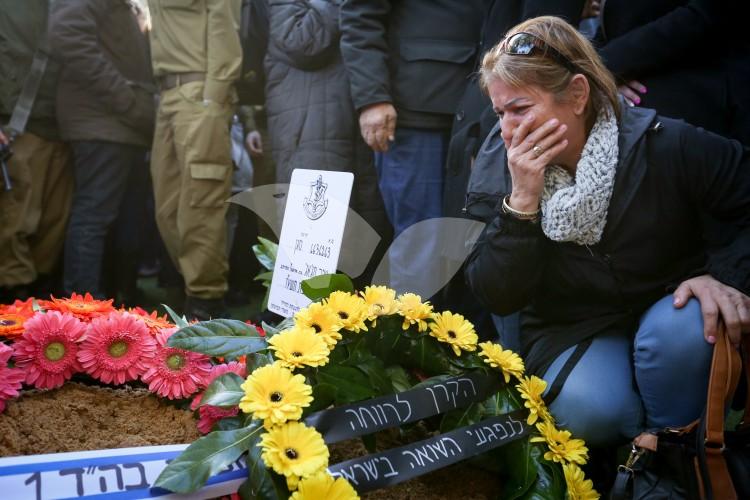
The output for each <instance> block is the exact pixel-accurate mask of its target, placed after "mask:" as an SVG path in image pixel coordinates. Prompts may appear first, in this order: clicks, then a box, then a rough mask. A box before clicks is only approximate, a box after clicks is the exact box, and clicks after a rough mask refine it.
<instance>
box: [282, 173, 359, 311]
mask: <svg viewBox="0 0 750 500" xmlns="http://www.w3.org/2000/svg"><path fill="white" fill-rule="evenodd" d="M353 183H354V175H353V174H352V173H350V172H328V171H323V170H305V169H299V168H298V169H295V170H294V171H293V172H292V181H291V183H290V185H289V193H288V194H287V200H286V209H285V210H284V222H283V224H282V226H281V237H280V238H279V240H280V241H279V252H278V254H277V256H276V265H275V267H274V269H273V281H272V282H271V293H270V296H269V299H268V309H269V310H270V311H273V312H275V313H276V314H280V315H282V316H284V317H287V318H288V317H290V316H293V315H294V313H296V312H297V311H299V310H300V309H301V308H303V307H307V306H308V305H309V304H310V299H308V298H307V297H305V295H304V294H303V293H302V282H303V281H304V280H306V279H308V278H312V277H314V276H318V275H321V274H333V273H335V272H336V266H337V264H338V261H339V252H340V251H341V242H342V239H343V236H344V226H345V225H346V214H347V211H348V209H349V198H350V197H351V194H352V185H353Z"/></svg>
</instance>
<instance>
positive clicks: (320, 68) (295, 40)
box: [264, 0, 390, 241]
mask: <svg viewBox="0 0 750 500" xmlns="http://www.w3.org/2000/svg"><path fill="white" fill-rule="evenodd" d="M339 3H340V2H339V1H337V0H310V1H307V0H269V2H268V16H269V40H268V51H267V54H266V58H265V64H264V66H265V71H266V112H267V115H268V134H269V136H270V139H271V148H270V149H271V154H272V155H273V160H274V162H275V163H276V180H277V182H280V183H287V182H289V180H290V179H291V176H292V170H294V169H295V168H305V169H316V170H334V171H341V172H352V173H354V189H353V192H352V197H351V203H350V205H351V207H352V208H353V209H354V210H355V211H356V212H358V213H359V214H360V215H361V216H362V217H364V219H365V220H366V221H367V222H368V223H369V224H370V225H371V226H372V227H373V228H374V229H375V230H376V231H377V232H378V234H380V235H381V237H383V238H384V241H385V240H387V239H388V238H387V235H388V234H389V233H390V225H389V223H388V220H387V218H386V216H385V209H384V207H383V201H382V197H381V196H380V192H379V190H378V182H377V174H376V172H375V167H374V160H373V153H372V150H371V149H370V148H369V147H368V146H367V145H366V144H365V142H364V141H363V140H362V138H361V136H360V132H359V122H358V118H357V113H356V111H355V109H354V104H353V102H352V98H351V95H350V90H349V79H348V78H347V73H346V69H345V68H344V64H343V62H342V59H341V53H340V50H339V37H340V33H339V25H338V18H339V12H338V11H339Z"/></svg>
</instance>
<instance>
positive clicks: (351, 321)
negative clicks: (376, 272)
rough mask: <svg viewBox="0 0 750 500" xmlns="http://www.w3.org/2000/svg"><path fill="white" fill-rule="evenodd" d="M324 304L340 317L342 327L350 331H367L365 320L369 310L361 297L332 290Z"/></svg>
mask: <svg viewBox="0 0 750 500" xmlns="http://www.w3.org/2000/svg"><path fill="white" fill-rule="evenodd" d="M324 303H325V305H326V306H328V307H329V308H330V309H332V310H333V311H334V312H335V313H336V314H338V315H339V318H341V324H342V325H343V327H344V328H346V329H347V330H349V331H352V332H359V331H360V330H365V331H367V326H366V325H365V320H366V319H367V314H368V312H369V310H370V308H369V306H368V305H367V304H366V303H365V301H364V300H363V299H362V297H358V296H356V295H352V294H350V293H346V292H341V291H336V292H332V293H331V295H329V296H328V298H327V299H325V301H324Z"/></svg>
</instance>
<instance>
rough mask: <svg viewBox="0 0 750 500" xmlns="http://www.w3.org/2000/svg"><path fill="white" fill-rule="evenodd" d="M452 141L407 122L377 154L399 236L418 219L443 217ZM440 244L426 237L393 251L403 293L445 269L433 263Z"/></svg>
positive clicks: (395, 284) (394, 273) (395, 283)
mask: <svg viewBox="0 0 750 500" xmlns="http://www.w3.org/2000/svg"><path fill="white" fill-rule="evenodd" d="M448 140H449V136H448V134H446V133H444V132H441V131H435V130H423V129H413V128H403V127H402V128H397V129H396V137H395V141H394V142H393V143H391V144H390V147H389V149H388V152H386V153H376V154H375V168H376V170H377V173H378V185H379V186H380V192H381V194H382V196H383V202H384V204H385V211H386V213H387V214H388V219H389V220H390V222H391V225H392V226H393V231H394V238H397V237H398V235H400V234H401V233H402V232H403V231H404V230H406V229H407V228H409V227H410V226H411V225H413V224H416V223H417V222H420V221H423V220H426V219H432V218H436V217H442V215H443V179H444V166H445V155H446V154H447V151H448ZM415 243H416V242H415ZM437 246H438V243H437V242H436V241H429V239H428V241H425V240H424V238H420V240H419V244H418V245H408V248H404V247H401V248H400V249H395V250H396V251H393V250H394V249H393V248H392V249H391V250H389V252H388V260H389V264H390V276H391V283H390V286H391V287H392V288H394V289H396V290H397V291H398V292H399V293H403V292H406V291H411V290H413V289H415V287H414V283H415V282H418V281H419V279H420V276H425V274H426V273H431V272H439V270H438V269H432V268H431V266H432V264H435V266H436V265H437V264H436V263H435V260H434V259H432V258H431V257H433V255H432V254H433V249H434V248H436V247H437ZM432 267H434V266H432ZM436 291H437V290H436ZM424 298H425V299H426V298H427V297H424Z"/></svg>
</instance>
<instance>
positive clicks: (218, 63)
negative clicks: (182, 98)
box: [203, 0, 242, 103]
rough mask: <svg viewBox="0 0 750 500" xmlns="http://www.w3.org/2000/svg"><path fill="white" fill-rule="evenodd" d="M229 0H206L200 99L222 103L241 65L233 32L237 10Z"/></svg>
mask: <svg viewBox="0 0 750 500" xmlns="http://www.w3.org/2000/svg"><path fill="white" fill-rule="evenodd" d="M235 6H236V4H235V2H234V1H232V0H206V8H207V14H208V17H207V23H208V25H207V33H206V37H207V43H208V47H207V51H206V52H207V53H206V58H207V65H206V85H205V87H204V90H203V98H204V99H207V100H210V101H215V102H219V103H224V102H226V101H227V98H228V96H229V93H230V91H231V88H232V84H233V83H234V82H235V81H236V80H237V79H238V78H239V76H240V70H241V68H242V46H241V45H240V36H239V33H238V32H237V27H238V26H239V20H238V17H239V11H237V12H235V10H237V9H235Z"/></svg>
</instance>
